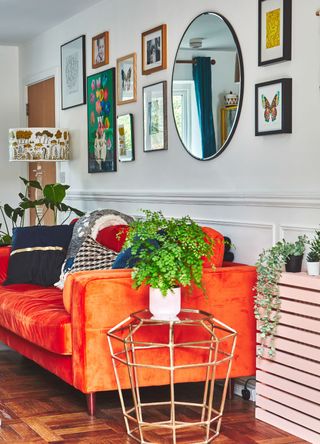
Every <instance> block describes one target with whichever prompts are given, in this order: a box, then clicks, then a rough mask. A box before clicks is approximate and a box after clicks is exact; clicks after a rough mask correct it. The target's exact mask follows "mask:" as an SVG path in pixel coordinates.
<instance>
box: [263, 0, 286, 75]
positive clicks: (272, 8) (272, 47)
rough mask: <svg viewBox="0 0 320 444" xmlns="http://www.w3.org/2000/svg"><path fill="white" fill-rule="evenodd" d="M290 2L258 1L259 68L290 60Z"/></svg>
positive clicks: (276, 0)
mask: <svg viewBox="0 0 320 444" xmlns="http://www.w3.org/2000/svg"><path fill="white" fill-rule="evenodd" d="M291 16H292V5H291V0H259V50H258V53H259V60H258V64H259V66H262V65H269V64H270V63H276V62H281V61H284V60H291V38H292V37H291V28H292V24H291V21H292V17H291Z"/></svg>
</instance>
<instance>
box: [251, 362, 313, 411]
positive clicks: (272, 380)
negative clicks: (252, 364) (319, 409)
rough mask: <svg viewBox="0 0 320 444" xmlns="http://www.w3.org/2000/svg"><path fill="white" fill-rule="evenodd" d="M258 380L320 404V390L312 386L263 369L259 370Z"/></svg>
mask: <svg viewBox="0 0 320 444" xmlns="http://www.w3.org/2000/svg"><path fill="white" fill-rule="evenodd" d="M257 381H258V382H261V383H262V384H267V385H270V386H271V387H274V388H277V389H279V390H282V391H284V392H287V393H290V394H292V395H295V396H298V397H300V398H302V399H307V400H308V401H311V402H314V403H316V404H319V405H320V396H319V391H318V390H315V389H313V388H311V387H306V386H305V385H301V384H298V383H297V382H293V381H289V380H287V379H284V378H281V377H280V376H276V375H272V374H270V373H266V372H264V371H261V370H257ZM258 394H259V393H258Z"/></svg>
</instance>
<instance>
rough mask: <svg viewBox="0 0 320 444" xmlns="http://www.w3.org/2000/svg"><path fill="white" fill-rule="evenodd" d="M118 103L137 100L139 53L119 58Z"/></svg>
mask: <svg viewBox="0 0 320 444" xmlns="http://www.w3.org/2000/svg"><path fill="white" fill-rule="evenodd" d="M117 84H118V88H117V89H118V95H117V103H118V105H123V104H125V103H130V102H136V101H137V55H136V53H132V54H129V55H127V56H124V57H121V58H119V59H117Z"/></svg>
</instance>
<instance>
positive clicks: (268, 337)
mask: <svg viewBox="0 0 320 444" xmlns="http://www.w3.org/2000/svg"><path fill="white" fill-rule="evenodd" d="M306 243H307V237H306V236H299V237H298V240H297V241H296V242H287V241H285V240H284V239H283V240H282V241H279V242H277V243H276V244H275V245H274V246H273V247H271V248H269V249H268V250H264V251H263V252H262V253H261V254H260V255H259V259H258V261H257V263H256V267H257V284H256V287H255V289H256V292H257V295H256V296H255V302H254V314H255V317H256V319H257V321H258V331H259V336H260V346H259V347H258V349H257V355H258V357H263V356H264V353H265V351H266V350H268V355H269V357H271V358H272V357H274V356H275V352H276V350H275V344H274V343H275V335H276V332H277V326H278V323H279V319H280V314H279V313H280V304H281V301H280V295H279V288H278V282H279V279H280V276H281V273H282V271H283V268H284V266H285V265H286V264H287V262H288V260H290V258H291V256H299V255H301V253H302V256H303V253H304V249H305V245H306ZM301 261H302V259H301ZM299 262H300V260H299ZM300 268H301V265H300ZM287 271H288V270H287Z"/></svg>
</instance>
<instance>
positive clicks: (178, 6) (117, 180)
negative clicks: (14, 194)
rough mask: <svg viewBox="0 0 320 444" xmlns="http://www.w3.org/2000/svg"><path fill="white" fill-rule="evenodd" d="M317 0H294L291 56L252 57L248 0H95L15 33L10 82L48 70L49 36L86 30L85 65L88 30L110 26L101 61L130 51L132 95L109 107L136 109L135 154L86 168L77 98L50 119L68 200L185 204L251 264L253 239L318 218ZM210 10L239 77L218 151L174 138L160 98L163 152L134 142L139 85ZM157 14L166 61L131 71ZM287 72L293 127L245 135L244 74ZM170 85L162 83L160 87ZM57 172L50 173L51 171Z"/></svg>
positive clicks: (292, 230) (304, 226)
mask: <svg viewBox="0 0 320 444" xmlns="http://www.w3.org/2000/svg"><path fill="white" fill-rule="evenodd" d="M318 6H319V2H318V1H317V0H308V1H307V2H306V1H304V2H303V1H301V0H293V57H292V61H291V62H285V63H281V64H276V65H272V66H268V67H258V66H257V33H258V19H257V15H258V2H256V1H253V0H241V2H239V0H228V1H222V0H199V1H197V2H195V1H194V0H183V1H182V0H175V1H172V0H152V1H150V0H138V1H134V2H133V1H132V0H104V1H102V2H101V3H100V4H98V5H96V6H94V7H92V8H90V9H87V10H86V11H84V12H83V13H80V14H78V15H77V16H75V17H73V18H71V19H69V20H68V21H66V22H65V23H63V24H61V25H60V26H57V27H56V28H54V29H51V30H48V31H47V32H46V33H44V34H42V35H40V36H39V37H37V38H35V39H34V40H32V41H31V42H29V43H27V44H25V45H24V46H23V47H22V48H21V52H20V77H21V86H22V89H21V91H22V92H23V86H24V85H25V84H26V83H28V82H30V81H31V80H32V79H33V78H35V77H38V78H39V76H40V77H41V73H43V75H46V73H47V72H48V71H52V72H54V71H55V70H56V69H57V68H58V67H59V64H60V61H59V54H60V45H61V44H62V43H65V42H66V41H68V40H70V39H72V38H74V37H77V36H79V35H80V34H86V36H87V74H88V75H90V74H92V73H93V72H94V71H93V70H92V69H91V38H92V36H93V35H96V34H98V33H100V32H103V31H105V30H109V31H110V67H111V66H115V63H116V58H117V57H121V56H123V55H125V54H128V53H130V52H133V51H136V52H137V53H138V73H139V75H138V102H137V103H136V104H130V105H127V106H121V107H119V108H118V113H126V112H132V113H133V114H134V117H135V134H136V161H135V162H131V163H124V164H118V172H116V173H98V174H88V173H87V129H86V107H85V106H82V107H77V108H74V109H70V110H66V111H60V115H59V118H60V125H62V126H63V127H67V128H69V129H70V130H71V132H72V148H73V160H72V161H71V162H70V163H69V165H68V167H65V170H66V173H67V175H66V180H67V182H68V183H69V184H70V185H71V190H72V200H73V203H74V204H75V205H78V206H83V207H84V208H88V209H89V208H95V207H112V208H116V209H120V210H123V211H128V212H131V213H133V214H136V213H138V211H139V208H141V207H144V208H154V209H160V208H161V209H163V210H164V211H165V214H167V215H182V214H186V213H188V214H190V215H191V216H193V217H194V218H196V219H197V220H200V221H202V222H203V223H209V224H211V225H213V226H216V227H217V228H218V229H220V230H221V231H222V232H223V233H225V234H229V235H231V236H232V238H233V241H234V243H235V244H236V245H237V252H236V256H237V259H238V260H242V261H245V262H251V263H253V262H254V261H255V259H256V257H257V254H258V252H259V251H261V249H262V248H263V247H266V246H269V245H270V244H271V243H272V242H274V241H275V240H277V239H278V238H279V237H282V236H286V237H287V238H288V239H289V238H291V237H294V236H296V235H297V233H300V232H304V231H307V232H308V231H309V230H310V229H311V228H312V227H315V226H318V224H319V222H320V217H319V216H320V212H319V208H320V175H319V166H320V123H319V122H320V117H319V116H320V97H319V62H320V56H319V48H320V39H319V30H320V19H319V18H317V17H316V16H315V11H316V9H317V7H318ZM204 11H215V12H218V13H221V14H222V15H224V16H225V17H227V18H228V20H229V21H230V22H231V24H232V25H233V27H234V29H235V31H236V33H237V35H238V38H239V42H240V45H241V48H242V53H243V58H244V70H245V88H244V101H243V108H242V113H241V117H240V121H239V125H238V129H237V131H236V133H235V136H234V138H233V140H232V142H231V143H230V145H229V147H228V148H227V149H226V150H225V151H224V153H223V154H222V155H221V156H219V157H218V158H217V159H214V160H211V161H207V162H201V161H197V160H195V159H193V158H192V157H191V156H189V155H188V154H187V152H186V151H185V150H184V149H183V147H182V146H181V143H180V141H179V138H178V135H177V133H176V130H175V126H174V122H173V118H172V111H171V106H170V93H169V100H168V102H169V107H168V122H169V149H168V151H166V152H165V151H162V152H153V153H144V152H143V145H142V141H143V138H142V100H141V90H142V87H143V86H144V85H148V84H151V83H155V82H157V81H161V80H167V81H168V83H169V86H170V83H171V73H172V66H173V61H174V57H175V52H176V49H177V47H178V44H179V41H180V38H181V36H182V34H183V32H184V30H185V29H186V27H187V25H188V24H189V23H190V22H191V20H192V19H193V18H194V17H195V16H196V15H198V14H199V13H201V12H204ZM162 23H167V25H168V69H167V70H166V71H161V72H158V73H155V74H153V75H151V76H143V77H142V76H141V74H140V73H141V49H140V46H141V43H140V38H141V37H140V34H141V32H143V31H145V30H147V29H150V28H152V27H154V26H157V25H159V24H162ZM283 76H285V77H286V76H291V77H292V78H293V134H292V135H276V136H264V137H255V136H254V85H255V83H258V82H262V81H266V80H272V79H277V78H281V77H283ZM169 92H170V88H169ZM58 179H59V178H58Z"/></svg>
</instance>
